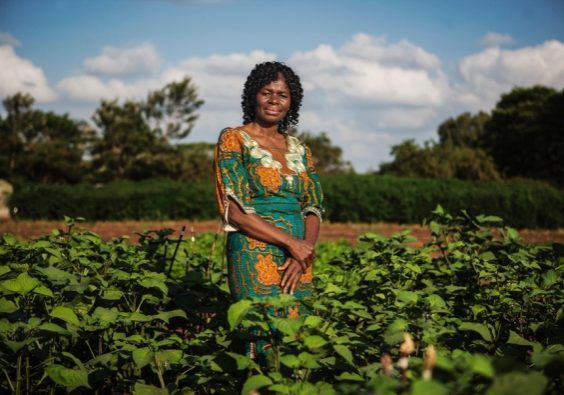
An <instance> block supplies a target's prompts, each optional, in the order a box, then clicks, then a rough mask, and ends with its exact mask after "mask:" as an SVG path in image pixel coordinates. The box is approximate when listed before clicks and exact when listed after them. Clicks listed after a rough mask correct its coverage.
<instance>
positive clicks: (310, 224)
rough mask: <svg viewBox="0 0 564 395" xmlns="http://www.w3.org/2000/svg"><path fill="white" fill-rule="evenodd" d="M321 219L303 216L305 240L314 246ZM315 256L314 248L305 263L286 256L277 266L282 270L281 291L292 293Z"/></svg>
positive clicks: (313, 216)
mask: <svg viewBox="0 0 564 395" xmlns="http://www.w3.org/2000/svg"><path fill="white" fill-rule="evenodd" d="M320 223H321V220H320V219H319V217H318V216H317V215H313V214H310V215H306V218H305V241H307V242H308V243H310V244H311V245H312V246H314V248H315V243H316V242H317V238H318V237H319V225H320ZM314 258H315V250H314V253H313V254H312V257H311V259H310V260H308V261H307V262H304V263H305V264H301V263H300V262H298V261H296V260H295V259H292V258H288V259H286V262H284V264H283V265H282V266H280V267H279V268H278V270H280V271H284V275H283V276H282V281H281V282H280V286H281V287H282V292H284V293H290V294H293V293H294V290H295V289H296V286H297V285H298V283H299V282H300V277H301V276H302V274H303V273H304V271H305V270H306V268H307V267H308V266H309V265H311V264H313V259H314Z"/></svg>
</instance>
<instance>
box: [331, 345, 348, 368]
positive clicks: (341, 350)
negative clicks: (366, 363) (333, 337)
mask: <svg viewBox="0 0 564 395" xmlns="http://www.w3.org/2000/svg"><path fill="white" fill-rule="evenodd" d="M333 349H334V350H335V351H336V352H337V354H339V355H340V356H341V357H343V358H344V360H345V361H347V362H348V363H349V364H351V365H352V364H353V356H352V353H351V350H349V348H348V347H347V346H344V345H342V344H336V345H334V346H333Z"/></svg>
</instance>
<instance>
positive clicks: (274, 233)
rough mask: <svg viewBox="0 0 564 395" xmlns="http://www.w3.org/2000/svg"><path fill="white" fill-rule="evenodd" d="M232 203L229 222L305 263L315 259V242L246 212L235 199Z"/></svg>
mask: <svg viewBox="0 0 564 395" xmlns="http://www.w3.org/2000/svg"><path fill="white" fill-rule="evenodd" d="M231 203H232V204H230V207H229V212H228V220H229V223H230V224H232V225H234V226H235V227H237V228H238V229H240V230H241V231H242V232H243V233H245V234H246V235H248V236H250V237H252V238H254V239H257V240H260V241H263V242H266V243H269V244H275V245H277V246H280V247H284V248H286V249H287V250H288V253H289V254H290V256H291V257H293V258H294V259H296V260H297V261H298V262H300V263H302V264H304V265H305V264H306V263H307V262H309V261H310V260H311V259H313V257H314V255H315V251H314V244H313V243H311V242H309V241H308V240H300V239H296V238H295V237H293V236H292V235H290V234H288V233H286V232H284V231H283V230H281V229H279V228H277V227H276V226H274V225H271V224H269V223H268V222H266V221H265V220H264V219H262V218H261V217H259V216H258V215H256V214H246V213H244V212H243V210H242V209H241V207H239V205H238V204H236V203H235V202H234V201H232V202H231ZM312 228H314V227H312ZM312 236H313V233H312Z"/></svg>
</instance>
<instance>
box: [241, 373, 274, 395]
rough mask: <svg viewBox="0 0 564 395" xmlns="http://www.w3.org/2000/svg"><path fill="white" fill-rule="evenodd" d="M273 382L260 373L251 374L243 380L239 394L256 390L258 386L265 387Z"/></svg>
mask: <svg viewBox="0 0 564 395" xmlns="http://www.w3.org/2000/svg"><path fill="white" fill-rule="evenodd" d="M271 384H273V382H272V380H271V379H270V378H269V377H267V376H264V375H262V374H259V375H256V376H251V377H249V378H248V379H247V381H245V384H243V389H242V390H241V394H245V395H246V394H248V393H250V392H251V391H255V390H258V389H259V388H262V387H266V386H267V385H271Z"/></svg>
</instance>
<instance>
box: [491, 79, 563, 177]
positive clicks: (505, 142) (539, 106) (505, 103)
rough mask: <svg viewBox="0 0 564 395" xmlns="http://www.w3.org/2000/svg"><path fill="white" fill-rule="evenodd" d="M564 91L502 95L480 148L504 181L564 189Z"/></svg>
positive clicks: (536, 90) (539, 88)
mask: <svg viewBox="0 0 564 395" xmlns="http://www.w3.org/2000/svg"><path fill="white" fill-rule="evenodd" d="M562 108H564V90H562V91H556V90H554V89H552V88H547V87H543V86H535V87H531V88H515V89H513V90H512V91H511V92H509V93H507V94H504V95H502V97H501V100H500V101H499V102H498V103H497V105H496V107H495V109H494V110H493V112H492V117H491V120H490V121H489V122H488V123H487V124H486V130H485V134H484V139H483V142H482V145H483V147H484V149H486V150H487V151H488V152H489V153H490V154H491V155H492V157H493V158H494V161H495V163H496V165H497V167H498V169H499V170H500V172H501V173H503V174H504V176H506V177H528V178H535V179H540V180H546V181H549V182H551V183H553V184H556V185H560V186H562V185H564V184H563V183H564V169H563V166H562V162H563V161H564V138H563V133H564V115H563V114H564V112H563V111H562Z"/></svg>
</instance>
